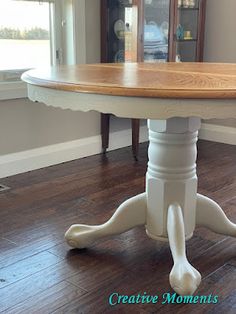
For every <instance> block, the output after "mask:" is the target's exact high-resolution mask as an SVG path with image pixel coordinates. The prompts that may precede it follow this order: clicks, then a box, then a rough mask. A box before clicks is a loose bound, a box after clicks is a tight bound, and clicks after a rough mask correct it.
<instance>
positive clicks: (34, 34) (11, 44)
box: [0, 0, 51, 81]
mask: <svg viewBox="0 0 236 314" xmlns="http://www.w3.org/2000/svg"><path fill="white" fill-rule="evenodd" d="M50 63H51V45H50V4H49V3H47V2H40V1H23V0H22V1H19V0H17V1H16V0H1V1H0V71H1V72H2V73H5V77H4V75H3V74H2V80H4V81H6V80H14V79H17V77H19V75H18V76H17V75H16V73H17V71H18V72H19V71H20V70H23V69H30V68H35V67H41V66H45V65H50ZM14 73H15V74H14ZM14 75H15V76H14ZM0 80H1V79H0Z"/></svg>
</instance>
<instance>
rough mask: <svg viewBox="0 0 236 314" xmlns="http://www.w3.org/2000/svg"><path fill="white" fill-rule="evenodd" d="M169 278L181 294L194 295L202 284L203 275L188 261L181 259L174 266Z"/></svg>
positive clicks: (172, 285) (174, 288)
mask: <svg viewBox="0 0 236 314" xmlns="http://www.w3.org/2000/svg"><path fill="white" fill-rule="evenodd" d="M169 279H170V285H171V287H172V288H173V290H174V291H175V292H177V293H178V294H179V295H192V294H193V293H194V292H195V291H196V290H197V288H198V286H199V285H200V282H201V275H200V273H199V272H198V271H197V270H196V269H195V268H194V267H193V266H192V265H191V264H189V262H188V261H185V262H183V261H180V262H178V263H176V264H175V265H174V266H173V268H172V270H171V273H170V276H169Z"/></svg>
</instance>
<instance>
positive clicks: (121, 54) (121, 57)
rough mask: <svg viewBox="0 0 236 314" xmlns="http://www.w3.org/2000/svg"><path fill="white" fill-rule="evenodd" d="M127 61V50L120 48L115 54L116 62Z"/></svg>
mask: <svg viewBox="0 0 236 314" xmlns="http://www.w3.org/2000/svg"><path fill="white" fill-rule="evenodd" d="M124 61H125V52H124V50H119V51H117V53H116V54H115V56H114V62H117V63H122V62H124Z"/></svg>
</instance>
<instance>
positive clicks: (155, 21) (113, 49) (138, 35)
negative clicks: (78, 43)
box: [101, 0, 206, 158]
mask: <svg viewBox="0 0 236 314" xmlns="http://www.w3.org/2000/svg"><path fill="white" fill-rule="evenodd" d="M205 11H206V0H101V62H136V61H144V62H168V61H171V62H195V61H196V62H201V61H202V60H203V43H204V24H205ZM109 121H110V115H109V114H102V115H101V134H102V147H103V151H104V152H105V151H106V149H107V148H108V143H109ZM132 133H133V136H132V147H133V154H134V157H135V158H137V156H138V143H139V120H137V119H133V120H132Z"/></svg>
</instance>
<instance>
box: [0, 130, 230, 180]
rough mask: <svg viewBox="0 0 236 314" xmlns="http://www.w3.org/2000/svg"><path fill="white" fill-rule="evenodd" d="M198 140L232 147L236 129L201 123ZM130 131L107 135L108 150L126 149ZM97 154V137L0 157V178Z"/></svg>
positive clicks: (143, 135)
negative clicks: (108, 140)
mask: <svg viewBox="0 0 236 314" xmlns="http://www.w3.org/2000/svg"><path fill="white" fill-rule="evenodd" d="M199 137H200V138H201V139H205V140H209V141H215V142H222V143H227V144H232V145H236V128H230V127H223V126H218V125H211V124H203V125H202V129H201V131H200V134H199ZM147 140H148V131H147V127H146V126H142V127H141V128H140V142H141V143H142V142H146V141H147ZM131 141H132V137H131V129H129V130H124V131H119V132H115V133H111V134H110V145H109V150H110V151H111V150H115V149H118V148H122V147H126V146H130V145H131ZM100 152H101V137H100V136H99V135H98V136H93V137H88V138H83V139H80V140H75V141H70V142H66V143H60V144H54V145H50V146H45V147H40V148H36V149H31V150H28V151H24V152H19V153H13V154H8V155H3V156H1V157H0V178H5V177H8V176H11V175H15V174H19V173H23V172H27V171H31V170H36V169H40V168H44V167H48V166H52V165H56V164H60V163H62V162H66V161H71V160H75V159H79V158H83V157H88V156H91V155H96V154H99V153H100Z"/></svg>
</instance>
